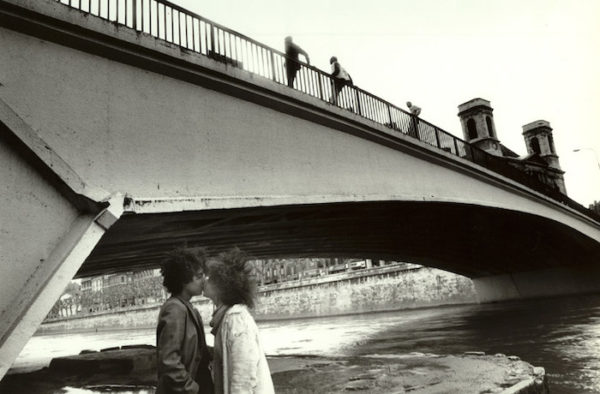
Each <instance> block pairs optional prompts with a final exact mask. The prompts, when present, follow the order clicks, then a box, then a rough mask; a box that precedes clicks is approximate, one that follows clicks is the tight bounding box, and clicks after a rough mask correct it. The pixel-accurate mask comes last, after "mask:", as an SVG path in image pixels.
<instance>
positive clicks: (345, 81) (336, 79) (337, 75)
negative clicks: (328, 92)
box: [329, 56, 353, 103]
mask: <svg viewBox="0 0 600 394" xmlns="http://www.w3.org/2000/svg"><path fill="white" fill-rule="evenodd" d="M329 64H331V76H332V77H333V90H334V92H335V101H334V102H335V103H337V102H338V96H339V95H340V92H341V91H342V88H343V87H344V86H352V85H353V83H352V77H351V76H350V74H348V72H347V71H346V70H345V69H344V67H342V66H341V65H340V62H338V59H337V57H335V56H332V57H331V59H329Z"/></svg>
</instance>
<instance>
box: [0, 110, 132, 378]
mask: <svg viewBox="0 0 600 394" xmlns="http://www.w3.org/2000/svg"><path fill="white" fill-rule="evenodd" d="M0 185H1V187H2V193H0V278H2V285H1V286H0V378H2V376H4V374H5V373H6V372H7V370H8V369H9V368H10V366H11V364H12V362H13V361H14V359H15V358H16V357H17V356H18V354H19V352H20V351H21V349H22V348H23V346H24V345H25V344H26V343H27V341H28V340H29V339H30V338H31V336H32V335H33V333H34V332H35V331H36V330H37V328H38V327H39V325H40V323H41V322H42V320H43V319H44V318H45V317H46V315H47V314H48V312H49V311H50V309H51V308H52V306H53V305H54V303H55V302H56V300H57V299H58V297H60V295H61V294H62V292H63V291H64V289H65V287H66V286H67V284H68V283H69V281H70V280H71V279H72V278H73V276H74V275H75V273H76V272H77V270H78V269H79V268H80V266H81V265H82V264H83V262H84V260H85V259H86V258H87V256H88V255H89V254H90V253H91V251H92V249H93V248H94V247H95V246H96V244H97V243H98V241H99V240H100V237H101V236H102V235H103V234H104V232H105V231H106V229H107V228H108V227H110V225H111V224H112V223H113V222H114V221H115V220H116V217H118V215H119V214H120V213H119V212H118V211H117V212H115V211H114V206H119V204H118V203H117V204H113V211H110V210H109V209H110V208H111V207H110V205H109V202H108V201H104V202H98V201H96V200H94V198H99V197H100V195H101V192H100V191H93V190H90V189H89V188H87V187H86V185H85V184H84V183H83V182H82V181H81V180H80V179H79V177H78V176H77V175H76V174H75V173H74V172H73V171H72V170H71V169H70V168H69V167H68V165H66V163H64V162H63V161H62V160H61V159H60V157H58V156H57V155H56V154H54V152H53V151H52V150H51V149H50V148H49V147H48V146H47V145H46V144H44V142H43V141H42V140H41V139H39V137H37V135H36V134H35V132H34V131H33V130H31V128H29V127H28V125H27V124H25V122H23V121H22V120H21V119H20V118H19V117H18V116H17V115H16V114H15V113H14V112H13V111H12V110H11V109H10V108H9V107H8V106H7V105H6V104H5V103H4V102H3V101H2V100H0ZM86 194H87V195H86ZM116 200H117V201H118V198H117V199H116ZM121 206H122V202H121Z"/></svg>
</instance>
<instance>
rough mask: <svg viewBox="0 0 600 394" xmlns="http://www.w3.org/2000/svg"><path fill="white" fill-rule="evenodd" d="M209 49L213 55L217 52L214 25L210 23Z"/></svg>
mask: <svg viewBox="0 0 600 394" xmlns="http://www.w3.org/2000/svg"><path fill="white" fill-rule="evenodd" d="M210 50H211V51H212V53H213V56H214V55H215V54H216V53H217V51H215V25H213V24H212V23H211V24H210Z"/></svg>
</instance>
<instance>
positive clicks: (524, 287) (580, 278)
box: [473, 265, 600, 302]
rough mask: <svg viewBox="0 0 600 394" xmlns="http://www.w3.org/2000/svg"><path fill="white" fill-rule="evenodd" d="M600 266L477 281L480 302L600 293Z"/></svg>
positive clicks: (518, 274)
mask: <svg viewBox="0 0 600 394" xmlns="http://www.w3.org/2000/svg"><path fill="white" fill-rule="evenodd" d="M598 278H600V266H597V265H578V266H562V267H554V268H548V269H543V270H538V271H526V272H516V273H511V274H502V275H496V276H487V277H480V278H474V279H473V284H474V285H475V290H476V292H477V298H478V300H479V302H497V301H508V300H516V299H525V298H538V297H552V296H562V295H570V294H585V293H599V292H600V281H599V280H598Z"/></svg>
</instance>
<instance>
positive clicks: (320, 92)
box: [317, 73, 325, 101]
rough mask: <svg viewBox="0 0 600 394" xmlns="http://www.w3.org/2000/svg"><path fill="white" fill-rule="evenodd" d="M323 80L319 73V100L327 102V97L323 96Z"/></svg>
mask: <svg viewBox="0 0 600 394" xmlns="http://www.w3.org/2000/svg"><path fill="white" fill-rule="evenodd" d="M321 78H322V75H321V73H317V81H318V82H319V98H320V99H321V100H323V101H325V96H324V95H323V82H322V81H321Z"/></svg>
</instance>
